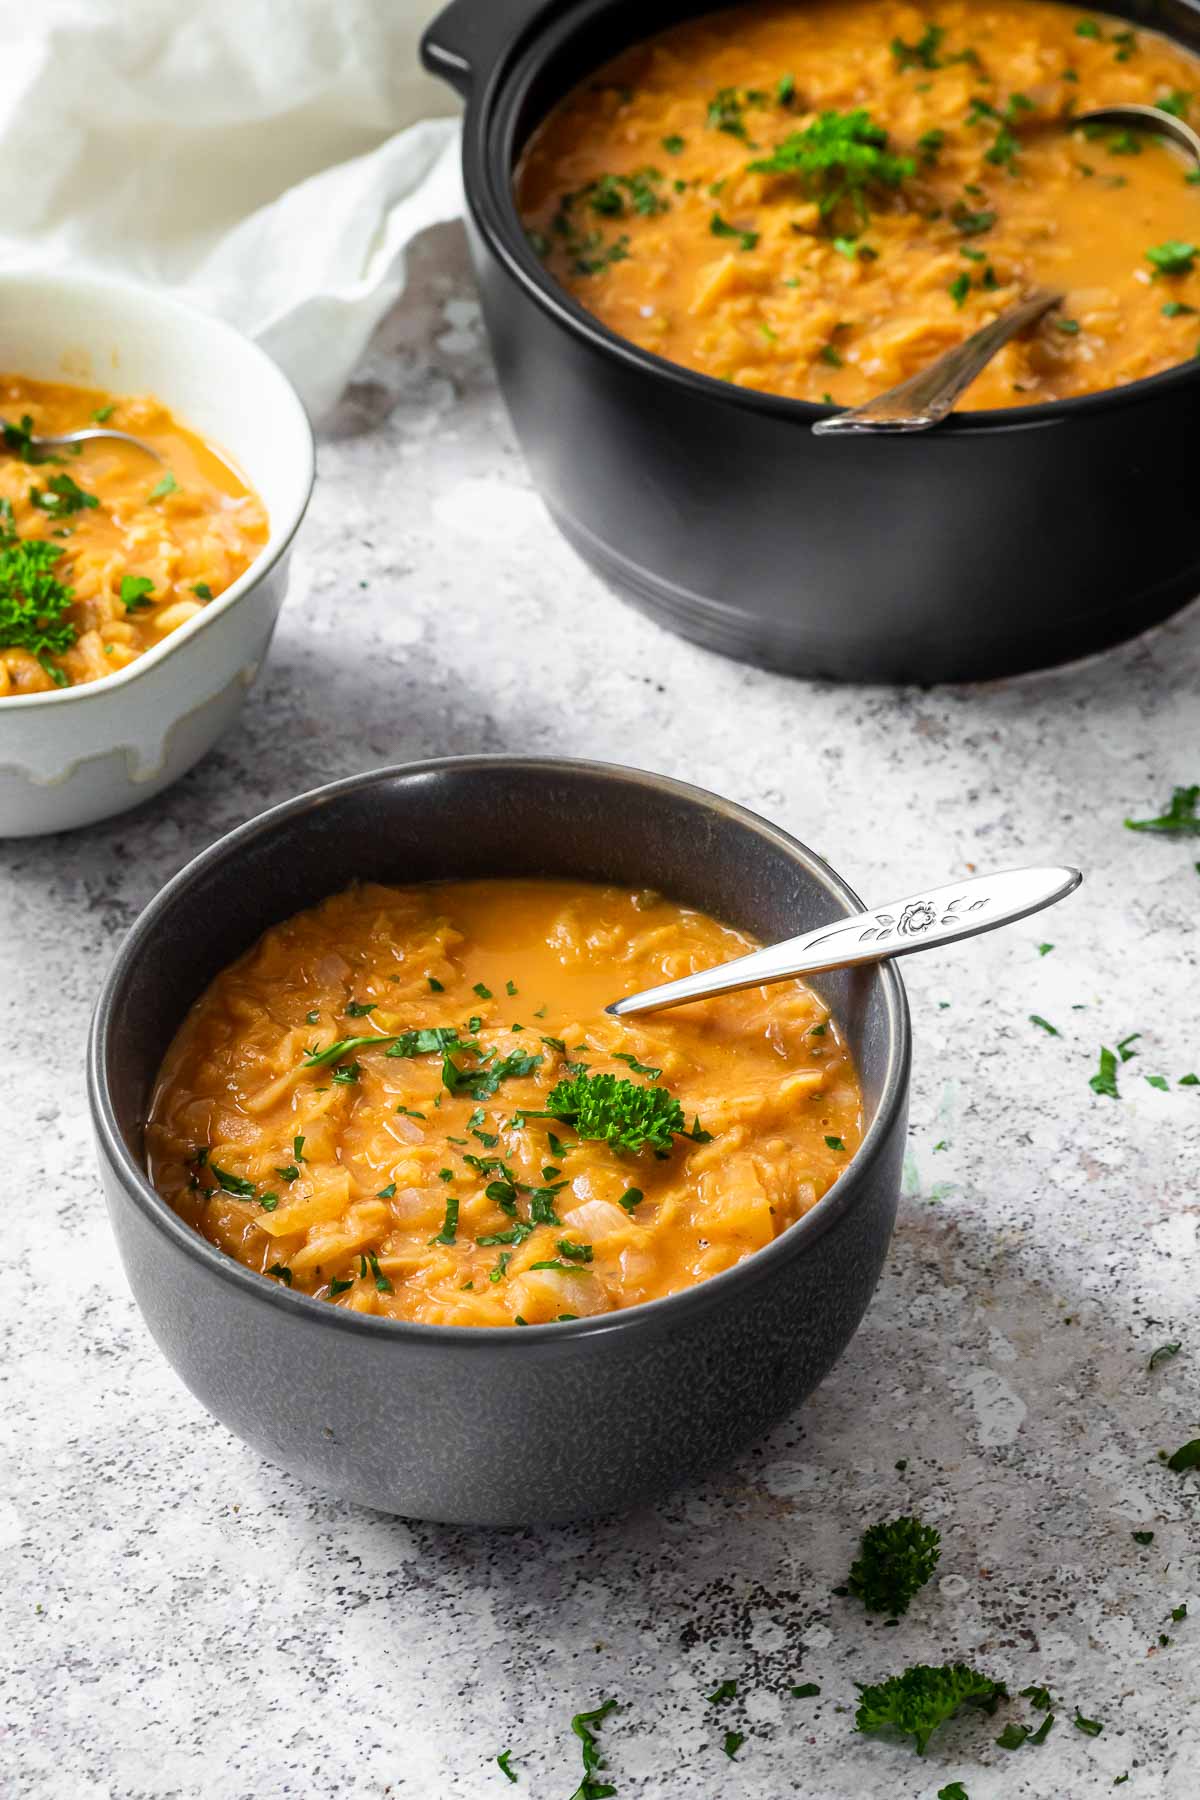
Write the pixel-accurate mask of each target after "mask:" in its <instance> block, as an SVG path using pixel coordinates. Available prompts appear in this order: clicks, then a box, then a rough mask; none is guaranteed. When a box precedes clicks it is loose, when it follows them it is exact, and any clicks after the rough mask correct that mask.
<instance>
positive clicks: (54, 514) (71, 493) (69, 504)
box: [29, 475, 100, 519]
mask: <svg viewBox="0 0 1200 1800" xmlns="http://www.w3.org/2000/svg"><path fill="white" fill-rule="evenodd" d="M29 504H30V505H31V506H36V507H37V509H38V511H39V512H44V513H49V515H50V517H51V518H52V519H65V518H66V517H67V515H68V513H77V512H84V511H87V510H94V509H95V508H96V507H97V506H99V504H100V502H99V500H98V499H97V498H96V496H95V494H88V493H85V492H84V490H83V488H81V487H80V485H79V483H78V482H77V481H75V480H73V479H72V477H71V476H70V475H52V476H51V477H50V479H49V481H48V482H47V483H46V487H45V490H43V489H42V488H39V487H31V488H30V490H29Z"/></svg>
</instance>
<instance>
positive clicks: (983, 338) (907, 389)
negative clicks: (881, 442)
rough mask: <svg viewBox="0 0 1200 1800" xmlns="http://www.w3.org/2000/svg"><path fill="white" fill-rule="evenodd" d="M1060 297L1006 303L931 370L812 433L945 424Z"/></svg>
mask: <svg viewBox="0 0 1200 1800" xmlns="http://www.w3.org/2000/svg"><path fill="white" fill-rule="evenodd" d="M1061 299H1062V295H1061V294H1059V293H1051V292H1050V291H1049V290H1048V289H1046V288H1038V289H1035V291H1034V292H1033V293H1031V294H1027V295H1026V296H1025V298H1024V300H1018V301H1016V303H1015V304H1014V305H1012V306H1009V307H1006V308H1005V310H1004V311H1003V312H1002V313H1001V314H1000V316H999V318H998V319H993V320H992V322H991V324H990V325H984V326H982V327H981V328H980V330H978V331H974V332H972V333H971V336H970V337H969V338H966V339H965V340H964V341H963V342H962V343H961V344H956V345H955V346H954V348H953V350H947V351H946V353H945V355H944V356H939V357H937V358H936V359H935V361H933V362H931V363H930V364H929V367H928V368H927V369H920V370H919V371H918V372H917V374H915V375H910V376H909V377H908V380H907V381H901V382H898V383H897V385H896V386H895V387H893V388H888V389H887V391H886V393H883V394H876V396H875V398H874V399H873V400H867V401H864V403H863V405H862V406H852V407H850V409H849V410H848V411H847V412H841V413H835V414H834V416H833V418H831V419H819V420H818V421H817V423H816V424H815V425H814V426H813V436H814V437H836V436H837V435H838V434H839V433H842V432H846V433H849V432H855V431H858V432H871V431H875V432H888V431H928V430H929V427H930V426H931V425H937V424H940V422H941V421H942V420H943V419H944V418H945V417H946V414H947V413H948V412H949V411H950V410H951V408H952V407H953V405H954V402H955V401H956V400H957V399H958V396H959V395H960V394H961V393H962V392H963V390H964V388H968V387H970V385H971V383H972V382H973V381H974V379H975V377H976V376H977V375H978V374H979V372H980V370H981V369H983V368H985V367H986V365H987V364H988V363H989V362H991V360H992V358H993V356H995V354H996V352H997V350H999V349H1001V348H1002V347H1003V346H1004V345H1005V344H1007V342H1008V340H1009V338H1012V337H1016V335H1017V333H1018V332H1020V331H1024V330H1025V328H1026V326H1028V325H1032V324H1033V322H1034V320H1035V319H1040V318H1041V316H1042V314H1043V313H1046V312H1049V311H1050V308H1051V307H1052V306H1057V305H1058V303H1059V301H1060V300H1061Z"/></svg>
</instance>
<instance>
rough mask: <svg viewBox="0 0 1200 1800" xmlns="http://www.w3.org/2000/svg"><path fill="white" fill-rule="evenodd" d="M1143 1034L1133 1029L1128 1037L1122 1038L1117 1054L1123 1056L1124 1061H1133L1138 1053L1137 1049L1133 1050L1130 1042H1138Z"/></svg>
mask: <svg viewBox="0 0 1200 1800" xmlns="http://www.w3.org/2000/svg"><path fill="white" fill-rule="evenodd" d="M1141 1035H1142V1034H1141V1032H1140V1031H1131V1032H1130V1034H1129V1036H1128V1037H1127V1038H1122V1039H1121V1041H1120V1043H1119V1044H1118V1045H1117V1055H1118V1056H1119V1057H1120V1058H1121V1061H1122V1062H1123V1063H1127V1062H1131V1061H1132V1060H1133V1058H1134V1057H1135V1056H1136V1055H1137V1051H1136V1050H1131V1049H1130V1048H1129V1046H1130V1044H1136V1043H1137V1041H1138V1039H1139V1038H1140V1037H1141Z"/></svg>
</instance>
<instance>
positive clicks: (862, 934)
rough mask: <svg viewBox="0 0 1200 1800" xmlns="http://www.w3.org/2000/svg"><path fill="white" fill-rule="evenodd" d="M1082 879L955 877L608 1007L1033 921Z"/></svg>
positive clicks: (812, 971)
mask: <svg viewBox="0 0 1200 1800" xmlns="http://www.w3.org/2000/svg"><path fill="white" fill-rule="evenodd" d="M1082 880H1083V876H1082V875H1081V874H1080V872H1079V870H1078V869H1067V868H1062V869H1053V868H1051V869H1002V870H1001V871H1000V872H999V873H998V874H996V875H977V876H976V877H975V878H974V879H973V880H971V881H953V882H951V883H950V884H949V885H948V886H947V887H938V888H929V889H928V890H927V891H926V892H925V893H923V894H910V895H909V897H908V898H907V899H906V900H893V901H890V902H889V903H888V905H886V906H881V907H878V908H874V909H872V911H870V912H864V913H857V914H856V915H855V916H854V917H853V918H850V919H833V920H831V921H830V923H829V924H828V925H822V926H821V927H820V928H819V929H818V930H817V931H810V932H807V933H806V934H805V935H804V936H803V937H796V938H788V939H787V941H786V942H785V943H782V944H772V945H770V946H769V947H768V948H767V949H765V950H755V951H753V952H752V954H751V955H749V956H739V957H738V958H737V959H736V960H735V961H734V962H727V963H720V964H718V966H717V967H716V968H715V969H702V970H701V971H700V972H699V973H698V974H696V975H685V976H683V978H682V979H681V980H679V981H668V982H665V983H664V984H663V986H661V987H653V988H647V989H646V990H645V992H644V993H641V994H630V995H629V996H628V997H627V998H626V999H624V1000H614V1001H613V1003H612V1005H611V1006H608V1007H606V1008H605V1011H606V1012H610V1013H613V1014H615V1016H616V1017H617V1018H619V1019H620V1018H630V1017H632V1016H633V1015H634V1014H636V1013H648V1012H661V1011H662V1010H664V1009H665V1008H666V1007H668V1006H683V1005H686V1003H687V1002H688V1001H689V1000H707V999H709V998H711V996H712V995H714V994H732V993H736V992H737V991H738V989H739V988H748V987H761V986H764V985H766V984H767V983H769V982H772V981H789V980H791V979H793V978H794V977H795V976H797V975H817V974H820V973H821V971H822V970H826V969H851V968H854V967H855V966H856V965H858V964H859V963H872V962H882V961H884V959H885V958H887V957H889V956H908V955H910V954H911V953H912V952H913V951H914V950H931V949H934V948H935V947H936V946H938V945H941V944H952V943H955V942H956V941H957V940H958V939H959V938H969V937H977V936H978V935H979V933H980V932H981V931H994V930H995V929H996V927H997V926H998V925H1011V924H1012V922H1013V920H1014V919H1026V918H1028V917H1029V914H1030V913H1035V912H1040V911H1041V909H1042V908H1043V907H1044V906H1053V905H1054V904H1055V902H1056V901H1058V900H1065V899H1066V897H1067V895H1068V894H1073V893H1074V891H1075V889H1076V888H1077V887H1078V886H1079V883H1080V882H1081V881H1082Z"/></svg>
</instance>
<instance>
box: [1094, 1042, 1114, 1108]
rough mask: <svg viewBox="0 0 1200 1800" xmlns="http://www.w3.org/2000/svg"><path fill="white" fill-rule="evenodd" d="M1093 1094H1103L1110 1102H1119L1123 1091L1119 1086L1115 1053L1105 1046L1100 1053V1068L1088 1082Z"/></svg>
mask: <svg viewBox="0 0 1200 1800" xmlns="http://www.w3.org/2000/svg"><path fill="white" fill-rule="evenodd" d="M1088 1086H1089V1087H1090V1088H1091V1090H1092V1092H1093V1094H1103V1095H1105V1096H1106V1097H1107V1098H1108V1099H1109V1100H1119V1099H1120V1098H1121V1090H1120V1089H1119V1087H1118V1086H1117V1059H1116V1056H1115V1055H1114V1053H1113V1052H1112V1051H1111V1050H1109V1049H1108V1048H1107V1046H1104V1047H1102V1048H1101V1051H1100V1067H1099V1069H1098V1070H1097V1071H1096V1073H1095V1074H1094V1075H1093V1076H1092V1077H1091V1078H1090V1080H1089V1081H1088Z"/></svg>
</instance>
